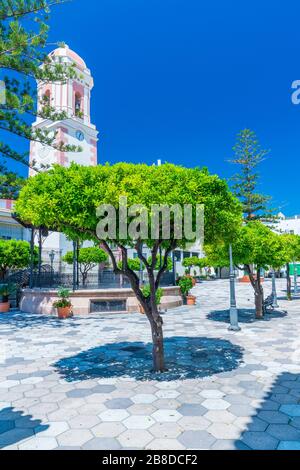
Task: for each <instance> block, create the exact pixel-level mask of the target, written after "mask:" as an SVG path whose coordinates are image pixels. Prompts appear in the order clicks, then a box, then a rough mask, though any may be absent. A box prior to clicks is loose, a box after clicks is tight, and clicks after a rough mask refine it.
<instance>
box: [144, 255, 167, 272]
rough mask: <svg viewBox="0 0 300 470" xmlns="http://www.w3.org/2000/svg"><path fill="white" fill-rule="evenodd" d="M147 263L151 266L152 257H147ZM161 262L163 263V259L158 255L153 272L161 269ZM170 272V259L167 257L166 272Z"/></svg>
mask: <svg viewBox="0 0 300 470" xmlns="http://www.w3.org/2000/svg"><path fill="white" fill-rule="evenodd" d="M147 261H148V263H149V264H150V265H151V264H152V256H149V258H148V260H147ZM163 262H164V257H163V256H160V255H158V256H157V259H156V265H155V271H159V269H160V268H161V266H162V264H163ZM172 270H173V263H172V259H171V258H170V257H168V260H167V267H166V271H172Z"/></svg>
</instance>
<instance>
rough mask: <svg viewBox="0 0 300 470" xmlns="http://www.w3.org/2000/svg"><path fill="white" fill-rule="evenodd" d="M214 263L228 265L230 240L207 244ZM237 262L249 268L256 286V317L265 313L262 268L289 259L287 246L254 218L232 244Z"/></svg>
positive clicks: (241, 267)
mask: <svg viewBox="0 0 300 470" xmlns="http://www.w3.org/2000/svg"><path fill="white" fill-rule="evenodd" d="M205 250H206V252H207V254H208V259H209V260H210V262H212V263H213V265H219V266H220V265H222V266H223V267H224V266H229V255H228V253H229V246H228V244H224V243H223V244H217V245H214V246H208V247H206V248H205ZM232 251H233V261H234V264H235V265H236V266H237V267H238V268H239V269H241V270H244V271H246V272H247V274H248V275H249V277H250V282H251V285H252V287H253V290H254V297H255V310H256V317H257V318H262V317H263V300H264V292H263V287H262V284H261V270H262V269H267V268H269V267H276V268H278V267H281V266H283V265H284V264H285V263H286V256H287V255H286V249H285V246H284V242H283V239H282V237H281V236H280V235H278V234H276V233H274V232H273V231H272V230H271V229H270V228H268V227H267V226H265V225H264V224H263V223H261V222H260V221H252V222H249V223H248V224H246V225H244V226H242V227H241V229H240V231H239V233H238V236H237V237H236V239H235V240H234V243H233V246H232Z"/></svg>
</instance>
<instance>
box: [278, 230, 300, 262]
mask: <svg viewBox="0 0 300 470" xmlns="http://www.w3.org/2000/svg"><path fill="white" fill-rule="evenodd" d="M281 238H282V241H283V244H284V249H285V252H286V263H289V262H292V261H300V236H299V235H294V234H287V233H286V234H283V235H281Z"/></svg>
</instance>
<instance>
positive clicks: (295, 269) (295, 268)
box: [294, 261, 298, 294]
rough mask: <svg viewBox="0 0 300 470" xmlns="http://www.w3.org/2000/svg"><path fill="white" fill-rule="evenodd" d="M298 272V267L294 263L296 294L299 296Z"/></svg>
mask: <svg viewBox="0 0 300 470" xmlns="http://www.w3.org/2000/svg"><path fill="white" fill-rule="evenodd" d="M297 278H298V272H297V265H296V263H295V261H294V294H298V284H297V281H298V279H297Z"/></svg>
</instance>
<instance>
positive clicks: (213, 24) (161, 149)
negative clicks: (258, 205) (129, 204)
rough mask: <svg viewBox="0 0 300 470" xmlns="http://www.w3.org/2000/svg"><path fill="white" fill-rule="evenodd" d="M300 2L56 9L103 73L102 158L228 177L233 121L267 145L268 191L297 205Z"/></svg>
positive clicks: (65, 33)
mask: <svg viewBox="0 0 300 470" xmlns="http://www.w3.org/2000/svg"><path fill="white" fill-rule="evenodd" d="M299 22H300V4H299V2H298V5H297V2H296V1H289V2H282V1H278V0H277V1H276V0H272V1H269V0H260V1H258V0H252V1H251V2H250V1H243V2H241V1H237V0H226V1H225V0H222V1H221V0H215V1H214V2H212V1H202V0H148V1H146V0H86V1H83V0H73V1H72V2H68V3H66V4H64V5H62V6H60V7H57V8H55V10H53V14H52V19H51V34H50V41H65V42H66V43H67V44H68V45H69V46H70V47H71V48H72V49H74V50H75V51H76V52H77V53H79V55H81V56H82V57H83V58H84V60H85V61H86V63H87V65H88V67H89V68H90V69H91V71H92V74H93V76H94V79H95V88H94V90H93V96H92V116H93V122H94V123H95V124H96V125H97V127H98V130H99V131H100V141H99V148H98V160H99V163H104V162H106V161H109V162H112V163H113V162H117V161H131V162H146V163H149V164H150V163H153V162H155V161H156V160H157V159H158V158H160V159H162V160H165V161H168V162H173V163H177V164H183V165H186V166H196V165H197V166H207V167H208V168H209V170H210V171H211V172H212V173H218V174H219V175H220V176H222V177H229V176H230V175H231V174H233V173H234V172H235V167H234V166H232V165H230V164H229V163H227V162H226V160H227V159H229V158H230V157H231V156H232V150H231V149H232V147H233V145H234V142H235V136H236V134H237V132H238V131H239V130H240V129H242V128H245V127H250V128H251V129H253V130H254V131H255V132H256V133H257V135H258V137H259V140H260V141H261V144H262V146H263V147H265V148H268V149H270V150H271V153H270V155H269V158H268V159H267V160H266V161H265V162H264V163H263V164H262V166H261V169H260V172H261V183H262V184H261V187H260V190H262V191H263V192H265V193H267V194H270V195H272V196H273V198H274V204H275V205H276V206H277V207H279V208H281V210H282V211H283V212H285V213H286V214H289V215H292V214H294V213H300V203H299V197H298V194H299V189H300V188H299V183H298V179H299V173H300V163H299V153H300V105H299V106H295V105H293V104H292V102H291V83H292V82H293V81H294V80H296V79H300V54H299V50H300V28H299Z"/></svg>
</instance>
